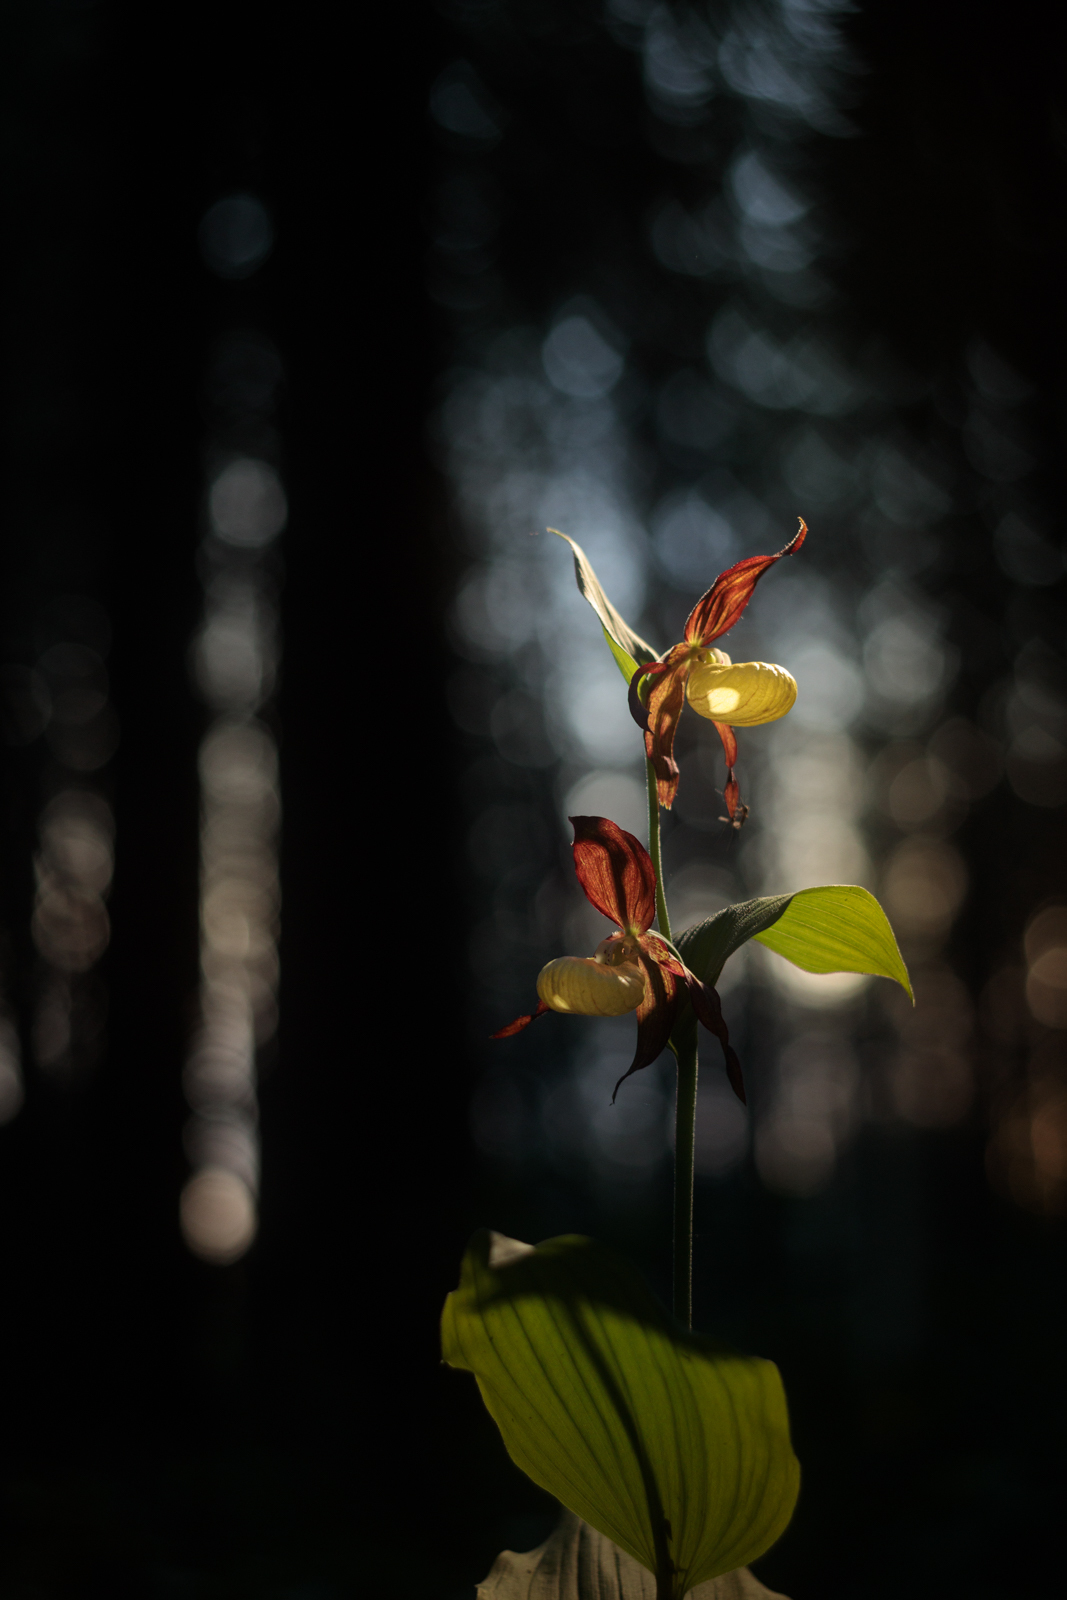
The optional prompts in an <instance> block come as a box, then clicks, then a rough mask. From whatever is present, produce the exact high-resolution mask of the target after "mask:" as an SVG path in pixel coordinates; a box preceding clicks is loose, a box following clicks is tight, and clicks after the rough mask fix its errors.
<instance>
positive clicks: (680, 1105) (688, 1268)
mask: <svg viewBox="0 0 1067 1600" xmlns="http://www.w3.org/2000/svg"><path fill="white" fill-rule="evenodd" d="M645 772H646V776H647V779H648V853H649V855H650V856H651V857H652V865H653V867H654V868H655V869H656V917H657V919H658V921H659V931H660V933H662V934H663V936H664V938H665V939H670V940H671V942H672V943H673V940H674V935H673V934H672V933H671V919H670V917H669V915H668V913H667V897H666V895H665V894H664V892H663V853H662V851H661V849H660V838H659V797H658V795H657V793H656V772H655V768H654V767H653V765H652V763H651V761H647V760H646V762H645ZM675 1053H676V1055H677V1057H678V1093H677V1100H676V1102H675V1112H674V1315H675V1316H676V1317H677V1319H678V1321H679V1322H680V1323H681V1324H682V1326H683V1327H685V1328H691V1327H692V1326H693V1160H694V1153H695V1147H696V1122H697V1035H696V1019H695V1018H694V1019H693V1028H692V1030H691V1033H687V1034H686V1036H685V1038H684V1039H682V1040H679V1041H678V1048H677V1050H676V1052H675Z"/></svg>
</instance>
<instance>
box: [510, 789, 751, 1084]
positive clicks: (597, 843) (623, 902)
mask: <svg viewBox="0 0 1067 1600" xmlns="http://www.w3.org/2000/svg"><path fill="white" fill-rule="evenodd" d="M570 821H571V824H572V826H573V828H574V869H575V871H576V872H577V874H578V881H579V883H580V884H581V886H582V888H583V889H584V890H585V893H586V897H587V898H588V899H589V900H590V901H591V902H592V904H593V905H594V906H596V908H597V910H598V911H600V912H602V914H603V915H604V916H605V917H608V918H609V919H610V920H611V921H612V922H614V923H615V926H616V928H617V930H618V931H617V932H616V933H613V934H610V935H609V936H608V938H606V939H603V940H602V941H601V943H600V944H598V945H597V948H596V951H595V953H594V954H593V955H592V956H560V957H558V958H557V959H556V960H555V961H550V962H549V963H548V965H547V966H546V967H542V969H541V972H540V975H539V977H538V979H537V997H538V1003H537V1010H536V1011H532V1012H530V1013H529V1014H528V1015H526V1016H522V1017H516V1019H515V1021H514V1022H512V1023H509V1024H508V1026H507V1027H506V1028H501V1029H500V1031H499V1032H498V1033H494V1034H493V1038H494V1039H507V1038H510V1036H511V1035H512V1034H513V1033H520V1032H521V1031H522V1029H523V1028H527V1027H529V1025H530V1023H531V1022H533V1021H535V1020H536V1019H537V1018H538V1017H543V1016H544V1015H545V1013H546V1012H548V1011H562V1012H568V1013H577V1015H579V1016H583V1017H621V1016H623V1015H624V1014H625V1013H626V1012H627V1011H636V1013H637V1052H636V1054H635V1056H634V1059H633V1061H632V1062H631V1064H630V1067H629V1070H628V1071H627V1072H625V1073H624V1074H623V1077H622V1078H620V1079H619V1083H622V1082H623V1079H624V1078H628V1077H629V1076H630V1073H631V1072H637V1071H639V1070H640V1068H642V1067H647V1066H648V1065H649V1063H650V1062H652V1061H655V1059H656V1057H657V1056H658V1055H659V1054H660V1052H661V1051H662V1050H663V1049H664V1048H665V1047H666V1045H667V1041H668V1040H669V1038H670V1035H671V1029H672V1028H673V1026H674V1022H675V1018H676V1017H677V1015H678V1012H679V1010H680V1009H681V1007H682V1006H683V1004H684V1003H685V1001H686V1000H687V999H688V1000H690V1001H691V1002H692V1006H693V1010H694V1011H695V1012H696V1014H697V1016H698V1017H699V1018H700V1020H701V1022H702V1023H703V1024H704V1026H705V1027H706V1028H708V1029H710V1031H711V1032H712V1033H714V1034H715V1036H716V1037H717V1038H718V1040H719V1041H720V1043H721V1044H722V1048H723V1054H724V1055H725V1057H726V1072H727V1076H728V1077H729V1079H730V1083H731V1084H732V1086H733V1089H734V1092H735V1094H736V1095H737V1096H738V1098H739V1099H740V1100H742V1101H743V1100H744V1098H745V1089H744V1083H743V1082H742V1078H741V1064H740V1062H739V1061H738V1059H737V1055H736V1054H735V1052H734V1050H733V1048H732V1047H731V1044H730V1035H729V1033H728V1032H727V1029H726V1023H725V1022H724V1021H723V1016H722V1008H721V1006H720V1005H719V997H718V995H717V994H716V992H715V990H714V989H711V988H709V987H708V986H707V985H706V984H704V983H701V981H700V979H699V978H698V977H697V976H696V975H695V974H694V973H692V972H690V971H689V968H688V967H687V966H686V965H685V963H684V962H683V961H682V958H681V957H680V956H679V954H678V952H677V950H675V948H674V946H673V945H671V944H669V943H668V942H667V940H666V939H664V938H663V937H662V936H661V935H660V934H658V933H653V932H651V931H650V930H651V928H652V920H653V918H654V916H655V914H656V873H655V868H654V867H653V865H652V860H651V857H650V856H649V854H648V851H647V850H646V849H645V847H644V845H643V844H641V842H640V840H638V839H635V838H634V836H633V834H632V833H626V832H624V830H623V829H622V828H620V827H619V826H618V824H617V823H615V822H609V821H608V819H607V818H606V817H571V819H570ZM619 1083H617V1084H616V1085H615V1092H616V1094H617V1093H618V1089H619ZM613 1098H614V1097H613Z"/></svg>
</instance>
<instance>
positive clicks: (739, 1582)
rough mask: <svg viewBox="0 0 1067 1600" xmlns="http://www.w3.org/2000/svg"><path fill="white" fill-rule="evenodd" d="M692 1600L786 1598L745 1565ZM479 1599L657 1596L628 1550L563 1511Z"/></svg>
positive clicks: (695, 1592)
mask: <svg viewBox="0 0 1067 1600" xmlns="http://www.w3.org/2000/svg"><path fill="white" fill-rule="evenodd" d="M689 1595H690V1600H785V1597H784V1596H783V1595H778V1594H773V1593H772V1592H771V1590H770V1589H766V1588H764V1586H763V1584H762V1583H760V1581H759V1579H758V1578H754V1577H753V1576H752V1574H751V1572H749V1570H748V1568H747V1567H742V1568H740V1570H739V1571H737V1572H727V1573H725V1574H724V1575H723V1576H722V1577H719V1578H709V1579H708V1581H707V1582H706V1583H699V1584H697V1586H696V1588H695V1589H691V1590H690V1591H689ZM475 1600H656V1581H655V1579H654V1578H653V1577H651V1576H650V1574H649V1573H648V1572H646V1570H645V1568H644V1567H642V1566H640V1565H639V1564H638V1563H637V1562H636V1561H635V1560H634V1559H633V1557H632V1556H628V1555H627V1554H626V1552H625V1550H620V1549H619V1547H618V1545H615V1544H612V1542H611V1540H610V1539H605V1538H604V1535H603V1534H602V1533H598V1532H597V1531H596V1529H595V1528H591V1527H590V1526H589V1524H588V1523H587V1522H580V1521H579V1519H578V1518H577V1517H576V1516H575V1515H574V1513H573V1512H572V1511H565V1512H564V1513H563V1517H562V1520H561V1521H560V1524H559V1527H558V1528H557V1529H556V1530H555V1532H554V1533H552V1534H551V1535H550V1536H549V1537H548V1538H547V1539H546V1540H545V1542H544V1544H542V1545H538V1547H537V1549H536V1550H529V1551H527V1552H525V1554H523V1555H517V1554H516V1553H515V1552H514V1551H513V1550H504V1551H502V1552H501V1553H500V1555H498V1556H497V1558H496V1560H495V1561H494V1562H493V1570H492V1571H491V1572H490V1574H489V1576H488V1578H486V1579H485V1581H484V1583H480V1584H479V1585H478V1590H477V1594H476V1596H475Z"/></svg>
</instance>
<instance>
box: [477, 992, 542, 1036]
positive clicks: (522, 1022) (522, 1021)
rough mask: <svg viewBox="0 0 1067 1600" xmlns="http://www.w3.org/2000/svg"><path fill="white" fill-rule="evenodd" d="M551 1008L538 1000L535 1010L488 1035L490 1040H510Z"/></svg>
mask: <svg viewBox="0 0 1067 1600" xmlns="http://www.w3.org/2000/svg"><path fill="white" fill-rule="evenodd" d="M551 1009H552V1008H551V1006H546V1005H545V1002H544V1001H543V1000H538V1002H537V1010H536V1011H531V1012H529V1013H528V1014H527V1015H526V1016H524V1017H516V1018H515V1021H514V1022H509V1023H508V1025H507V1027H506V1028H498V1029H497V1031H496V1032H495V1033H491V1034H490V1035H489V1037H490V1039H510V1038H511V1036H512V1034H513V1033H521V1032H522V1030H523V1028H528V1027H529V1026H530V1023H531V1022H536V1021H537V1019H538V1017H543V1016H544V1015H545V1013H546V1011H551Z"/></svg>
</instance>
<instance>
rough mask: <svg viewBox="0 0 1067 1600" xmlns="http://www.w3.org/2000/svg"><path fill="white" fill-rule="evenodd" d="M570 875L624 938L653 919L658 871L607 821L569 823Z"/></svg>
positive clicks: (642, 929)
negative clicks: (571, 833) (571, 837)
mask: <svg viewBox="0 0 1067 1600" xmlns="http://www.w3.org/2000/svg"><path fill="white" fill-rule="evenodd" d="M569 820H570V822H571V825H572V827H573V828H574V870H575V872H577V874H578V882H579V883H580V884H581V886H582V888H583V889H584V890H585V893H586V896H587V898H588V899H589V900H590V901H591V902H592V903H593V905H595V906H596V908H597V910H598V911H600V912H602V913H603V915H604V916H605V917H610V918H611V920H612V922H614V923H616V924H617V926H618V927H620V928H621V929H622V930H623V932H624V933H626V932H629V931H630V930H636V931H637V932H638V933H644V932H645V930H646V928H649V927H651V926H652V920H653V918H654V917H655V915H656V871H655V868H654V867H653V865H652V858H651V857H650V855H649V853H648V851H647V850H646V849H645V847H644V845H643V844H642V843H641V841H640V839H635V838H634V836H633V834H632V833H626V832H624V830H623V829H622V828H620V827H619V825H618V823H617V822H609V821H608V819H607V817H571V818H570V819H569Z"/></svg>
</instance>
